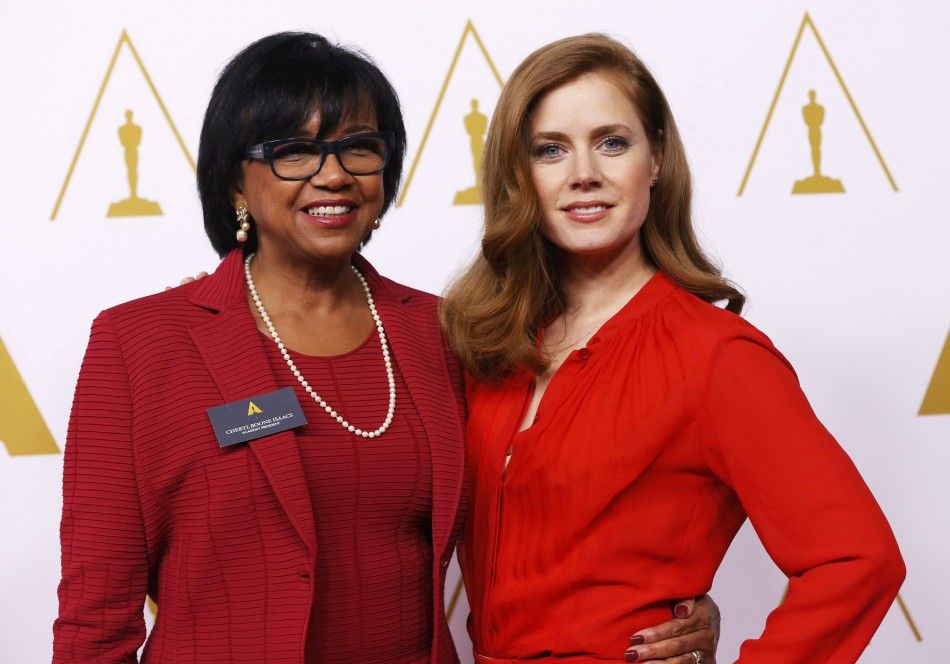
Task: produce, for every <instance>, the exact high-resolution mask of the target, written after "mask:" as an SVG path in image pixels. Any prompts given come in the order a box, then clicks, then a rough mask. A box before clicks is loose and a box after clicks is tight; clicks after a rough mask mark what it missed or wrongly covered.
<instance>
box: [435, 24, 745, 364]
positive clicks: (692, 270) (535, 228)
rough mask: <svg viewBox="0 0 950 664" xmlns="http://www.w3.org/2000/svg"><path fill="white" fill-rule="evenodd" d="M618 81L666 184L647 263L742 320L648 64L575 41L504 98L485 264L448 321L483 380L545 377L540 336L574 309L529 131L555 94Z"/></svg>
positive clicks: (457, 293)
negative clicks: (708, 242)
mask: <svg viewBox="0 0 950 664" xmlns="http://www.w3.org/2000/svg"><path fill="white" fill-rule="evenodd" d="M591 72H599V73H603V74H605V75H607V76H609V77H610V78H611V79H612V80H613V82H614V83H615V84H617V85H618V86H619V87H620V89H621V90H622V91H623V92H624V93H625V94H626V95H627V97H628V98H629V99H630V101H631V102H632V103H633V106H634V108H635V109H636V110H637V112H638V115H639V117H640V120H641V122H642V123H643V127H644V129H645V130H646V133H647V136H648V137H649V140H650V143H651V145H652V148H653V151H654V153H655V154H656V155H657V156H658V157H659V158H660V161H661V164H660V171H659V180H658V182H657V184H656V185H655V186H654V187H653V188H652V190H651V193H650V205H649V210H648V211H647V216H646V220H645V221H644V223H643V227H642V228H641V230H640V243H641V248H642V253H643V256H644V258H645V259H646V260H647V261H648V262H649V263H651V264H652V265H653V266H654V267H656V268H657V269H659V270H662V271H663V272H665V273H666V274H667V276H669V277H670V278H671V279H672V280H673V281H674V282H676V283H677V284H679V285H680V286H681V287H683V288H684V289H686V290H688V291H690V292H691V293H693V294H695V295H697V296H698V297H700V298H702V299H703V300H705V301H707V302H720V301H723V300H725V301H727V304H726V308H727V309H729V310H730V311H733V312H736V313H739V312H740V311H741V310H742V305H743V304H744V302H745V296H744V295H743V294H742V293H741V292H740V291H739V290H738V289H737V288H736V287H735V286H734V285H733V284H731V283H730V282H729V281H728V280H726V279H725V278H724V277H723V276H722V274H721V270H720V269H719V268H718V267H717V266H716V265H715V264H714V263H713V262H712V261H711V260H710V259H709V258H708V257H707V256H706V254H705V253H704V252H703V250H702V248H701V247H700V245H699V242H698V240H697V238H696V233H695V232H694V230H693V223H692V213H691V199H692V186H691V184H690V175H689V166H688V164H687V163H686V152H685V149H684V148H683V142H682V140H681V139H680V135H679V132H678V131H677V128H676V123H675V122H674V120H673V114H672V112H671V111H670V107H669V104H667V101H666V98H665V97H664V95H663V92H662V90H660V87H659V85H657V83H656V81H655V80H654V78H653V76H652V75H651V74H650V72H649V70H647V68H646V66H645V65H644V64H643V62H642V61H641V60H640V59H639V58H638V57H637V56H636V55H635V54H634V53H633V52H631V51H630V49H628V48H627V47H626V46H624V45H623V44H620V43H619V42H617V41H615V40H613V39H611V38H610V37H607V36H605V35H600V34H587V35H580V36H577V37H568V38H567V39H561V40H559V41H556V42H553V43H551V44H548V45H547V46H543V47H541V48H539V49H538V50H536V51H535V52H534V53H532V54H531V55H529V56H528V57H527V58H526V59H525V60H524V62H522V63H521V64H520V65H519V66H518V68H517V69H516V70H515V72H514V73H513V74H512V76H511V79H510V80H509V81H508V83H507V84H506V85H505V87H504V89H503V90H502V93H501V97H500V98H499V100H498V104H497V105H496V107H495V113H494V116H493V117H492V121H491V126H490V127H489V129H488V136H487V139H486V143H485V153H484V160H483V163H482V168H483V174H484V175H483V197H484V203H485V230H484V235H483V237H482V244H481V253H480V254H479V255H478V256H477V257H476V258H475V260H474V262H473V263H472V264H471V265H470V266H469V267H468V268H467V270H466V271H465V272H464V273H463V274H462V275H461V276H460V277H459V278H458V279H457V280H456V281H455V283H454V284H453V285H452V286H450V288H449V289H448V291H447V293H446V296H445V298H444V300H443V302H442V307H441V311H440V316H441V321H442V326H443V329H444V331H445V334H446V337H447V339H448V341H449V344H450V345H451V347H452V349H453V350H454V351H455V353H456V354H457V355H458V357H459V358H460V360H461V362H462V364H463V366H464V367H465V368H466V370H467V371H468V372H469V373H470V374H471V375H472V376H473V377H474V378H476V379H479V380H497V379H500V378H502V377H504V376H505V375H507V374H508V373H509V372H510V371H512V370H513V369H514V368H516V367H520V366H523V367H527V368H529V369H531V370H533V371H535V372H537V373H541V372H543V371H545V370H546V369H547V368H548V366H549V365H550V358H549V357H547V356H546V355H545V354H544V353H543V352H541V350H540V349H539V348H538V344H537V337H538V333H539V331H540V329H541V327H542V326H543V325H544V324H545V323H547V322H549V321H550V320H552V319H553V318H555V317H556V316H557V315H558V314H560V313H561V312H562V311H563V309H564V306H565V301H564V294H563V291H562V289H561V284H560V275H559V257H558V250H557V249H556V248H555V247H554V246H553V245H552V244H551V243H550V242H548V241H547V240H546V239H545V238H544V237H543V236H542V234H541V232H540V230H539V226H540V220H541V207H540V202H539V200H538V196H537V192H536V191H535V188H534V184H533V180H532V175H531V161H530V126H531V120H532V115H533V113H534V110H535V108H536V107H537V105H538V103H539V101H540V100H541V98H542V97H544V95H545V94H547V93H548V92H549V91H551V90H553V89H554V88H557V87H559V86H561V85H564V84H565V83H569V82H571V81H573V80H575V79H577V78H578V77H580V76H582V75H583V74H587V73H591Z"/></svg>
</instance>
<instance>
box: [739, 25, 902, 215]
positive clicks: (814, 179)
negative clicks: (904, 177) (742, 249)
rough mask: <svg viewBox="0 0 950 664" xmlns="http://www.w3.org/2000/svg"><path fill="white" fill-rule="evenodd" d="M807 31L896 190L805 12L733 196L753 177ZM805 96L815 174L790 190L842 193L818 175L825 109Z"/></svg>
mask: <svg viewBox="0 0 950 664" xmlns="http://www.w3.org/2000/svg"><path fill="white" fill-rule="evenodd" d="M806 28H807V29H810V30H811V34H812V35H813V36H814V37H815V41H816V42H818V46H819V48H820V49H821V52H822V54H823V55H824V56H825V60H826V61H827V62H828V67H829V68H830V69H831V72H832V73H833V74H834V76H835V79H836V80H837V81H838V85H839V86H840V87H841V91H842V92H843V93H844V96H845V98H846V99H847V100H848V104H849V105H850V106H851V111H852V112H853V113H854V117H855V118H856V119H857V121H858V124H859V125H861V130H862V131H863V132H864V137H865V138H866V139H867V141H868V144H869V145H870V146H871V151H872V152H874V156H875V157H876V158H877V161H878V164H880V166H881V170H882V171H884V175H885V177H887V181H888V182H889V183H890V185H891V189H893V190H894V191H897V182H895V181H894V177H893V176H892V175H891V171H890V169H888V167H887V164H886V163H884V157H883V156H882V155H881V151H880V150H878V148H877V143H875V142H874V137H873V136H871V131H870V130H869V129H868V126H867V124H866V123H865V122H864V117H863V116H862V115H861V111H859V110H858V105H857V104H856V103H855V102H854V98H853V97H852V96H851V91H850V90H848V86H847V85H845V82H844V78H843V77H842V76H841V72H839V71H838V67H837V66H836V65H835V62H834V60H832V59H831V53H830V52H829V51H828V47H827V46H825V41H824V40H823V39H822V38H821V35H820V34H818V28H816V27H815V23H814V22H813V21H812V20H811V16H809V15H808V13H807V12H806V13H805V17H804V18H803V19H802V22H801V24H800V25H799V26H798V34H797V35H795V41H794V42H793V43H792V51H791V53H789V54H788V60H786V61H785V69H783V70H782V75H781V77H780V78H779V81H778V87H777V88H776V89H775V94H774V95H773V96H772V103H771V104H770V105H769V110H768V112H767V113H766V114H765V121H764V122H763V123H762V129H761V130H760V131H759V137H758V139H757V140H756V142H755V147H754V148H753V149H752V156H751V157H750V158H749V163H748V165H747V166H746V169H745V174H744V175H743V176H742V183H741V184H740V185H739V192H738V193H737V194H736V195H737V196H741V195H742V194H743V192H744V191H745V188H746V185H747V184H748V183H749V176H750V175H752V168H753V166H755V160H756V157H758V156H759V150H760V149H761V147H762V141H763V140H764V139H765V134H766V132H768V129H769V123H770V122H771V121H772V115H773V114H774V113H775V107H776V106H778V100H779V97H781V96H782V89H783V88H784V87H785V79H786V78H788V72H789V71H791V69H792V63H793V62H794V61H795V54H796V53H798V45H799V44H800V43H801V41H802V36H803V35H804V34H805V29H806ZM808 96H809V97H810V101H809V102H808V103H807V104H806V105H805V106H804V108H802V115H803V116H804V120H805V124H806V125H807V126H808V141H809V143H811V159H812V168H813V170H814V172H813V173H812V175H810V176H809V177H806V178H804V179H802V180H798V181H797V182H795V185H794V187H793V188H792V193H793V194H817V193H830V192H837V193H843V192H844V187H843V186H842V184H841V181H840V180H835V179H833V178H829V177H825V176H824V175H822V174H821V170H820V167H821V125H822V123H823V122H824V119H825V109H824V106H822V105H821V104H819V103H818V102H817V101H815V96H816V95H815V91H814V90H810V91H809V93H808Z"/></svg>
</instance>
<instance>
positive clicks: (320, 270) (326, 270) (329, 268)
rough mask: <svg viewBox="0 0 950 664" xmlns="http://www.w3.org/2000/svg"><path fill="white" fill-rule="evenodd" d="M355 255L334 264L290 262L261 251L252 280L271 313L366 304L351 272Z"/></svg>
mask: <svg viewBox="0 0 950 664" xmlns="http://www.w3.org/2000/svg"><path fill="white" fill-rule="evenodd" d="M351 259H352V256H351V255H348V256H347V257H346V260H342V261H335V262H332V263H317V262H314V261H288V260H284V259H283V258H282V257H281V258H278V257H276V256H274V255H273V254H272V253H269V252H267V250H266V248H264V247H260V248H259V249H258V251H257V253H256V254H255V256H254V259H253V260H252V261H251V276H252V277H253V278H254V283H255V285H256V287H257V289H258V291H259V292H261V293H262V296H263V295H264V294H266V297H267V300H266V301H267V306H268V309H274V310H285V311H287V310H294V311H311V312H312V311H316V310H328V309H334V308H336V307H338V306H340V305H344V304H346V303H350V302H353V301H354V299H356V300H359V301H362V300H363V294H362V289H361V288H360V285H359V283H358V282H357V279H356V276H355V275H354V274H353V272H352V270H351V268H350V261H351Z"/></svg>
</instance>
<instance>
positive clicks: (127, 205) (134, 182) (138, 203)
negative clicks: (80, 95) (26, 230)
mask: <svg viewBox="0 0 950 664" xmlns="http://www.w3.org/2000/svg"><path fill="white" fill-rule="evenodd" d="M123 48H126V49H128V51H129V53H130V54H131V55H132V58H133V59H134V60H135V64H136V65H138V69H139V72H140V73H141V74H142V78H143V79H145V83H146V85H148V89H149V90H150V91H151V93H152V97H153V98H154V99H155V103H156V104H157V105H158V108H159V110H161V112H162V116H163V117H164V118H165V121H166V122H167V123H168V128H169V129H171V132H172V135H173V136H174V137H175V141H176V142H177V143H178V147H179V148H181V151H182V154H183V155H184V156H185V160H186V161H187V162H188V166H190V167H191V172H192V173H194V172H195V170H196V167H195V160H194V158H193V157H192V156H191V152H189V151H188V146H186V145H185V141H184V140H183V139H182V137H181V134H180V133H179V132H178V127H176V126H175V122H174V121H173V120H172V116H171V114H170V113H169V112H168V108H166V106H165V102H164V101H162V97H161V95H159V94H158V88H156V87H155V83H154V82H153V81H152V77H151V76H150V75H149V73H148V70H147V69H146V68H145V63H144V62H143V61H142V58H141V57H140V56H139V52H138V50H137V49H136V48H135V45H134V44H133V43H132V40H131V39H130V38H129V34H128V33H127V32H126V31H125V30H123V31H122V34H121V35H119V42H118V43H117V44H116V45H115V49H114V50H113V51H112V59H111V60H109V66H108V67H107V68H106V73H105V76H103V78H102V83H101V84H100V85H99V92H98V94H97V95H96V99H95V101H94V102H93V104H92V110H91V111H90V112H89V117H88V118H86V125H85V127H83V130H82V135H80V137H79V144H78V145H77V146H76V151H75V152H74V153H73V159H72V161H71V162H70V164H69V169H68V170H67V171H66V177H65V178H64V179H63V184H62V186H61V187H60V189H59V196H57V197H56V204H55V205H54V206H53V212H52V213H51V214H50V217H49V218H50V221H53V220H55V219H56V215H57V214H59V208H60V206H61V205H62V204H63V198H65V196H66V190H67V189H69V181H70V180H71V179H72V177H73V171H75V170H76V164H77V163H79V155H81V154H82V149H83V146H85V144H86V138H87V137H88V136H89V129H90V128H91V127H92V123H93V121H94V120H95V119H96V113H97V111H98V110H99V104H100V103H101V102H102V98H103V96H105V92H106V88H107V87H108V86H109V80H110V79H111V78H112V72H113V70H114V69H115V63H116V61H118V59H119V54H120V53H121V52H122V49H123ZM141 140H142V128H141V127H140V126H138V125H137V124H135V122H134V121H133V120H132V111H131V110H128V111H126V112H125V124H123V125H122V126H120V127H119V142H120V143H121V144H122V147H123V148H124V150H125V168H126V175H127V176H128V181H129V197H128V198H126V199H124V200H121V201H118V202H116V203H113V204H112V205H110V206H109V208H108V211H107V213H106V216H109V217H129V216H144V215H160V214H162V210H161V208H160V207H159V205H158V203H157V202H155V201H149V200H146V199H144V198H140V197H139V195H138V184H139V183H138V164H139V152H138V147H139V143H140V142H141Z"/></svg>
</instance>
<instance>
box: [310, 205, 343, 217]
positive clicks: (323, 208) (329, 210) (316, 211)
mask: <svg viewBox="0 0 950 664" xmlns="http://www.w3.org/2000/svg"><path fill="white" fill-rule="evenodd" d="M352 209H353V208H352V207H351V206H349V205H319V206H317V207H312V208H307V214H309V215H310V216H312V217H329V216H332V215H340V214H346V213H347V212H349V211H350V210H352Z"/></svg>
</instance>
